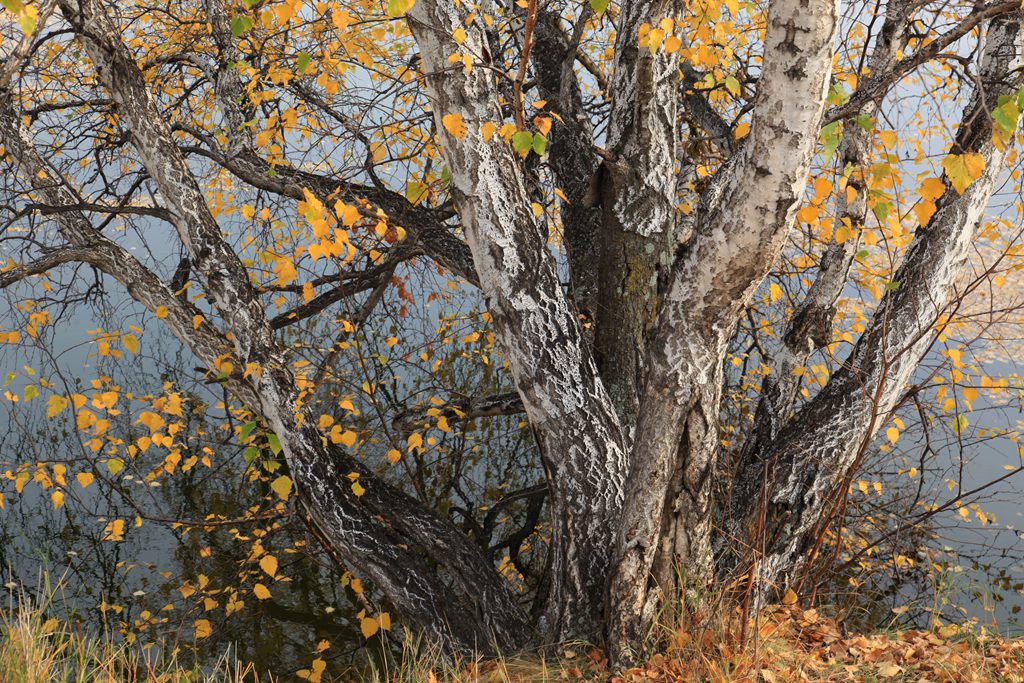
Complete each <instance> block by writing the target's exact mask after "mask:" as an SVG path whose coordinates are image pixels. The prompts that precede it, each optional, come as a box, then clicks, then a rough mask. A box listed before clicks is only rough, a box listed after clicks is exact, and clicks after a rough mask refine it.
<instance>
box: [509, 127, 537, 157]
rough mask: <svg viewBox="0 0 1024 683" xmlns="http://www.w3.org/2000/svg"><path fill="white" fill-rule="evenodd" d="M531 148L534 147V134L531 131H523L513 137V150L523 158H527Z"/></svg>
mask: <svg viewBox="0 0 1024 683" xmlns="http://www.w3.org/2000/svg"><path fill="white" fill-rule="evenodd" d="M531 147H533V133H531V132H530V131H528V130H521V131H519V132H518V133H516V134H515V135H513V136H512V149H514V150H515V151H517V152H519V154H521V155H522V156H524V157H525V156H526V155H527V154H529V153H530V148H531Z"/></svg>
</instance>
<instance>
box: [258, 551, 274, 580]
mask: <svg viewBox="0 0 1024 683" xmlns="http://www.w3.org/2000/svg"><path fill="white" fill-rule="evenodd" d="M260 569H262V570H263V571H265V572H266V573H267V576H270V577H272V578H273V577H274V576H276V575H277V558H276V557H274V556H273V555H264V556H263V559H262V560H260Z"/></svg>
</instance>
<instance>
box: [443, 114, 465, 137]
mask: <svg viewBox="0 0 1024 683" xmlns="http://www.w3.org/2000/svg"><path fill="white" fill-rule="evenodd" d="M441 125H443V126H444V129H445V130H446V131H448V134H449V135H451V136H452V137H454V138H457V139H459V140H461V139H462V138H463V137H464V136H465V135H466V122H465V121H463V120H462V114H445V115H444V116H442V117H441Z"/></svg>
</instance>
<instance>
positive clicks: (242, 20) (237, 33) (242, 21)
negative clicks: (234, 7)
mask: <svg viewBox="0 0 1024 683" xmlns="http://www.w3.org/2000/svg"><path fill="white" fill-rule="evenodd" d="M252 25H253V21H252V19H250V18H249V17H241V16H240V17H235V18H234V19H232V20H231V35H233V36H234V37H235V38H241V37H242V36H244V35H245V34H246V33H248V32H249V29H251V28H252Z"/></svg>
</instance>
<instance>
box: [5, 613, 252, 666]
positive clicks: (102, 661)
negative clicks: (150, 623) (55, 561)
mask: <svg viewBox="0 0 1024 683" xmlns="http://www.w3.org/2000/svg"><path fill="white" fill-rule="evenodd" d="M49 595H50V596H51V599H47V600H45V601H44V602H43V603H41V604H40V603H33V602H31V601H30V600H29V599H28V598H27V597H25V596H22V597H21V598H20V599H19V600H18V601H17V604H10V605H7V606H6V609H0V683H243V681H244V682H245V683H258V682H259V681H269V679H268V678H266V677H257V676H256V674H255V672H254V671H253V670H252V668H251V667H250V666H246V665H243V664H240V663H238V662H235V661H232V660H230V659H229V658H228V657H227V656H225V657H224V658H222V660H221V661H220V662H218V664H217V665H216V666H214V667H212V668H211V669H210V670H208V671H203V670H201V669H199V668H196V667H186V666H183V665H181V664H180V663H179V662H178V661H177V660H176V658H175V657H174V656H165V655H160V654H155V650H152V649H151V650H148V651H145V652H143V651H140V649H139V648H133V647H129V646H127V645H125V644H123V643H118V642H116V641H115V640H114V639H112V638H97V637H92V636H89V635H84V634H83V633H82V632H81V630H80V629H77V628H73V627H72V626H70V625H69V624H66V623H62V622H60V621H59V620H58V619H56V618H54V617H50V616H48V615H47V610H48V607H49V605H50V603H51V600H52V596H53V593H49ZM12 603H13V601H12Z"/></svg>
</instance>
